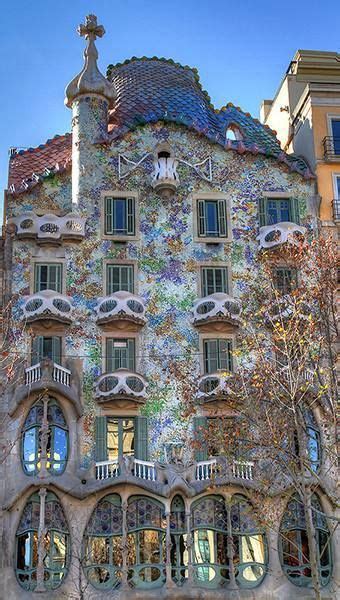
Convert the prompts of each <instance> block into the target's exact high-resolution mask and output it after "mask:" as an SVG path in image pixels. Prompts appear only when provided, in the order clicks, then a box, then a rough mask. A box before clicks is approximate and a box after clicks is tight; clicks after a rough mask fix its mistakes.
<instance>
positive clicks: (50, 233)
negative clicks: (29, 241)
mask: <svg viewBox="0 0 340 600" xmlns="http://www.w3.org/2000/svg"><path fill="white" fill-rule="evenodd" d="M85 221H86V218H85V217H81V216H80V215H78V214H77V213H73V212H71V213H68V214H66V215H65V216H63V217H59V216H58V215H54V214H51V213H46V214H45V215H42V216H38V215H36V214H35V213H34V212H26V213H22V214H21V215H20V216H19V217H13V218H12V219H10V220H9V223H14V225H16V227H17V231H16V235H17V237H18V238H19V239H26V238H33V239H36V240H37V242H40V243H44V242H54V243H58V244H61V243H62V242H63V241H64V240H65V241H66V240H69V241H79V240H82V239H83V237H84V236H85Z"/></svg>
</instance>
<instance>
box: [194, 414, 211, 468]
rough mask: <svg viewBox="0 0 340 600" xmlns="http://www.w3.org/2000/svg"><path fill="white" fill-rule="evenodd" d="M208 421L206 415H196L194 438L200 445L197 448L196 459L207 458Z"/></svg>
mask: <svg viewBox="0 0 340 600" xmlns="http://www.w3.org/2000/svg"><path fill="white" fill-rule="evenodd" d="M207 427H208V421H207V418H206V417H194V440H195V442H198V447H197V448H195V460H197V461H198V462H199V461H201V460H207V458H208V450H207V442H206V439H205V433H206V431H207Z"/></svg>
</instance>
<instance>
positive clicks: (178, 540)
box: [170, 496, 188, 585]
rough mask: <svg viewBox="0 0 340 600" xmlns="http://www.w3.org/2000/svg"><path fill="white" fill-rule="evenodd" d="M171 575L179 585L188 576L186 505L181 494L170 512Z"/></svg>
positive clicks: (173, 502) (172, 503)
mask: <svg viewBox="0 0 340 600" xmlns="http://www.w3.org/2000/svg"><path fill="white" fill-rule="evenodd" d="M170 539H171V549H170V558H171V576H172V579H173V580H174V581H175V582H176V583H177V585H182V584H183V583H184V581H185V580H186V579H187V577H188V549H187V526H186V517H185V505H184V501H183V498H181V496H175V497H174V499H173V500H172V502H171V512H170Z"/></svg>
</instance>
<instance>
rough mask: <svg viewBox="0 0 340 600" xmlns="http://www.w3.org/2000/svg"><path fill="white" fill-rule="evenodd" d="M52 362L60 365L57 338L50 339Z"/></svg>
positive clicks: (59, 346) (59, 344) (58, 338)
mask: <svg viewBox="0 0 340 600" xmlns="http://www.w3.org/2000/svg"><path fill="white" fill-rule="evenodd" d="M52 360H53V362H55V363H57V365H61V338H60V337H57V336H53V337H52Z"/></svg>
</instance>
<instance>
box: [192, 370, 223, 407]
mask: <svg viewBox="0 0 340 600" xmlns="http://www.w3.org/2000/svg"><path fill="white" fill-rule="evenodd" d="M230 377H231V374H230V373H226V372H224V371H217V372H216V373H209V374H208V375H204V376H203V377H201V379H200V380H199V382H198V392H197V399H198V400H200V401H201V402H213V401H214V400H217V399H223V398H226V397H227V396H229V395H230V394H231V393H232V392H231V389H230V388H229V387H228V382H229V381H230Z"/></svg>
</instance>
